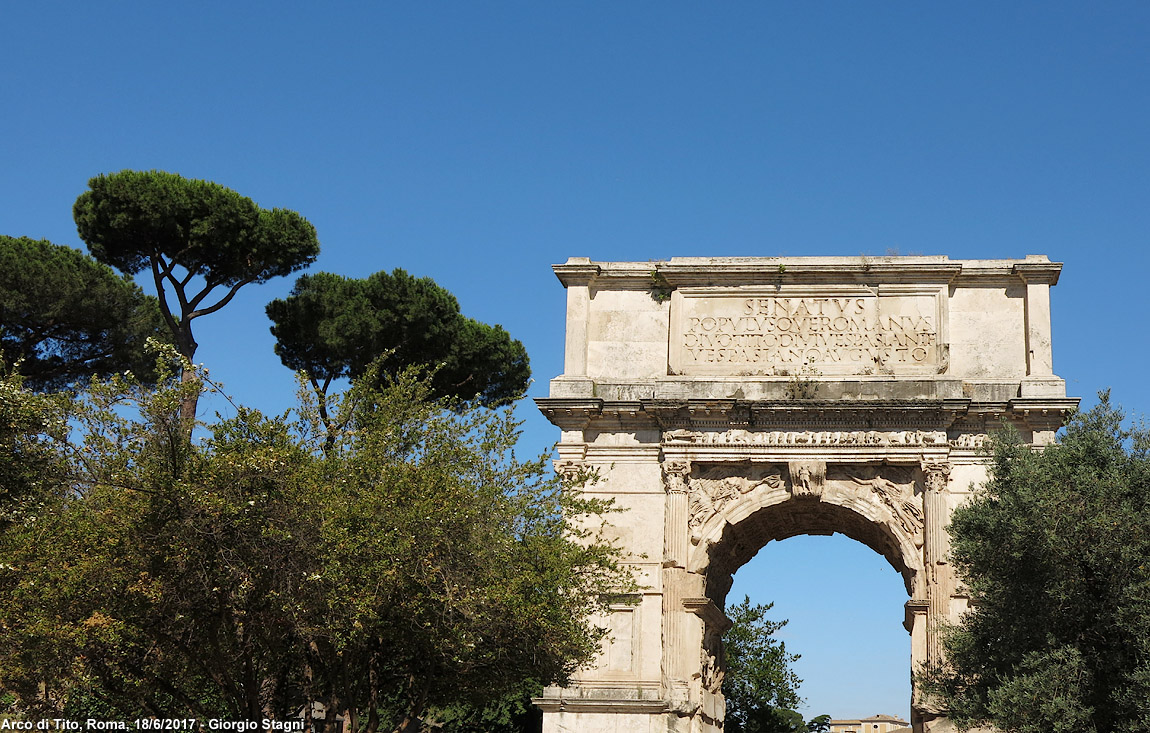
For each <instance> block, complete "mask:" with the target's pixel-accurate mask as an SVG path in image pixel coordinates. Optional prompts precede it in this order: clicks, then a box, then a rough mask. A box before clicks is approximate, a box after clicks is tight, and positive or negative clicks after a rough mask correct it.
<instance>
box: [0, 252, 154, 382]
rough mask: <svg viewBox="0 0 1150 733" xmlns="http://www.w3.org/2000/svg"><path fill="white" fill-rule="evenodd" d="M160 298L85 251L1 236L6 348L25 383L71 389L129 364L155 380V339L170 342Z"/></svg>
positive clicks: (0, 304) (1, 345) (0, 336)
mask: <svg viewBox="0 0 1150 733" xmlns="http://www.w3.org/2000/svg"><path fill="white" fill-rule="evenodd" d="M167 333H168V331H167V328H166V327H165V325H164V321H163V317H162V316H161V315H160V309H159V307H158V305H157V302H156V299H155V298H153V297H151V296H148V295H145V294H144V292H143V291H142V290H140V288H139V287H137V286H136V285H135V284H134V283H133V282H132V281H131V279H129V278H127V277H121V276H119V275H116V274H115V273H114V272H113V271H112V269H111V268H110V267H108V266H107V265H103V264H100V263H99V262H96V261H95V260H93V259H92V258H91V257H89V256H87V255H85V254H84V253H82V252H79V251H77V250H74V249H72V248H71V247H64V246H60V245H56V244H52V243H51V242H49V241H47V240H33V239H28V238H26V237H5V236H0V351H2V352H3V354H4V356H5V358H6V359H8V360H9V361H17V360H18V361H19V370H20V373H21V374H23V375H24V377H25V381H24V383H25V384H26V385H27V386H29V387H32V388H33V389H36V390H39V391H48V390H60V389H66V388H69V387H72V386H74V385H76V384H77V383H80V382H82V381H86V380H87V379H88V378H90V377H91V376H101V377H106V376H108V375H109V374H112V373H115V372H121V371H124V370H126V369H130V370H132V371H133V372H134V373H135V374H136V375H138V376H140V377H141V378H142V379H144V380H149V379H154V367H155V359H154V357H148V356H146V355H145V350H144V342H145V341H146V340H147V339H148V338H156V339H159V340H163V341H167V340H170V337H169V336H167Z"/></svg>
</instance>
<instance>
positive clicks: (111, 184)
mask: <svg viewBox="0 0 1150 733" xmlns="http://www.w3.org/2000/svg"><path fill="white" fill-rule="evenodd" d="M88 187H89V190H88V191H85V192H84V193H83V194H81V195H80V197H79V198H78V199H76V204H75V206H74V207H73V209H72V212H73V216H74V218H75V220H76V227H77V229H78V230H79V232H80V238H81V239H83V240H84V241H85V242H86V243H87V244H88V248H89V250H90V251H91V253H92V255H93V256H94V257H95V258H96V259H97V260H99V261H100V262H103V263H105V264H107V265H111V266H112V267H115V268H117V269H119V270H121V271H122V272H125V273H128V274H134V273H137V272H140V271H141V270H148V271H150V272H151V275H152V280H153V282H154V283H155V286H156V292H157V294H158V295H159V303H160V310H161V313H162V314H163V318H164V321H165V322H166V323H167V326H168V328H169V329H170V330H171V333H172V336H173V338H174V340H175V344H176V348H177V350H178V351H179V353H180V355H181V356H182V357H184V359H185V360H187V361H188V362H191V360H192V359H193V357H194V356H195V353H196V347H197V344H196V339H195V336H194V334H193V331H192V322H193V321H194V320H195V319H197V318H200V317H201V316H205V315H208V314H210V313H215V312H216V311H218V310H219V309H221V308H223V307H224V306H225V305H227V304H228V303H229V302H230V301H231V299H232V298H233V297H235V294H236V293H237V292H238V291H239V289H240V288H241V287H243V286H244V285H247V284H249V283H261V282H264V281H266V280H269V279H271V278H273V277H279V276H282V275H288V274H290V273H292V272H295V271H296V270H299V269H300V268H303V267H306V266H307V265H309V264H310V263H312V262H314V261H315V258H316V257H317V256H318V255H319V242H318V241H317V239H316V233H315V228H314V227H313V226H312V225H311V224H310V223H308V221H307V220H306V219H304V218H303V217H302V216H300V215H299V214H297V213H296V212H294V211H289V210H287V209H262V208H260V207H259V206H257V205H256V204H255V202H253V201H252V200H251V199H249V198H247V197H245V196H241V195H240V194H238V193H236V192H235V191H233V190H231V189H229V188H225V187H224V186H221V185H219V184H218V183H212V182H210V181H200V180H191V179H186V178H183V177H181V176H179V175H176V174H175V173H165V172H163V171H129V170H125V171H120V172H119V173H112V174H108V175H100V176H96V177H95V178H93V179H91V180H90V181H88ZM186 376H187V378H188V379H189V380H190V379H193V377H192V375H191V374H190V373H186ZM194 398H195V394H194V393H192V394H191V395H189V397H188V401H187V402H186V403H185V404H184V405H183V409H182V413H181V416H182V419H183V420H184V421H185V426H190V425H191V423H192V422H193V421H194V420H195V412H196V402H195V399H194ZM188 429H190V427H185V430H188Z"/></svg>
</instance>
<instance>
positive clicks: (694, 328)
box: [678, 296, 939, 374]
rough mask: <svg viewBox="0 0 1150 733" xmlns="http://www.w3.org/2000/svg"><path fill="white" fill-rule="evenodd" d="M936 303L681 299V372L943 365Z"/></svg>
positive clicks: (913, 299)
mask: <svg viewBox="0 0 1150 733" xmlns="http://www.w3.org/2000/svg"><path fill="white" fill-rule="evenodd" d="M934 302H935V301H934V298H933V297H931V296H895V297H889V298H879V297H874V296H870V297H841V298H815V297H809V298H807V297H804V298H793V297H792V298H785V297H763V298H733V297H721V298H691V299H684V303H685V306H684V314H683V318H682V320H681V321H680V323H681V333H680V334H678V338H679V339H681V340H680V343H679V344H678V346H679V348H680V359H679V365H680V367H681V369H682V370H683V371H684V372H687V373H690V372H692V371H704V372H719V371H722V372H728V371H729V372H731V373H735V374H738V373H743V372H751V373H798V371H800V370H801V369H803V368H813V369H816V370H823V369H827V370H829V371H835V372H841V371H851V372H858V373H864V374H866V373H882V372H888V373H889V372H893V371H897V370H898V369H899V367H900V366H929V365H932V364H937V363H938V348H937V347H938V344H939V336H938V323H937V315H936V314H935V311H934Z"/></svg>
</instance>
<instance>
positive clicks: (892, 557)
mask: <svg viewBox="0 0 1150 733" xmlns="http://www.w3.org/2000/svg"><path fill="white" fill-rule="evenodd" d="M700 529H701V531H700V538H699V542H698V544H697V545H696V546H695V547H693V548H692V551H691V553H690V558H689V562H688V569H689V570H691V571H693V572H697V573H701V574H704V575H705V576H706V578H707V581H706V594H707V596H708V597H710V598H711V599H712V600H713V601H715V603H716V604H717V605H718V606H719V607H720V608H722V607H723V601H724V600H725V597H726V594H727V591H728V590H729V589H730V586H731V581H732V576H733V575H734V573H735V572H736V571H737V570H738V569H739V568H740V567H742V566H743V565H745V564H746V563H748V562H750V560H751V559H752V558H753V557H754V556H755V555H757V554H758V552H759V551H760V550H761V549H763V547H765V546H766V545H767V543H769V542H772V541H776V540H784V539H787V538H789V537H795V536H798V535H833V534H836V533H838V534H842V535H844V536H846V537H849V538H851V539H853V540H855V541H856V542H859V543H861V544H863V545H866V546H867V547H869V548H870V549H872V550H874V551H875V552H877V553H878V554H879V555H882V556H883V557H884V558H885V559H886V561H887V562H888V563H889V564H890V565H891V567H892V568H894V570H895V571H896V572H897V573H899V574H900V575H901V576H902V578H903V583H904V585H905V587H906V591H907V594H908V596H913V593H914V583H915V578H916V576H917V575H918V571H919V570H920V569H921V568H920V566H919V562H918V556H919V554H920V550H919V545H918V544H916V542H915V538H913V537H908V536H906V534H905V533H903V532H901V531H899V530H898V529H897V528H896V527H892V525H891V523H890V521H889V520H888V519H887V518H886V515H885V513H884V512H883V510H882V507H881V506H880V505H878V504H877V503H876V502H874V501H872V500H871V499H869V498H861V497H858V496H850V497H841V496H828V497H825V498H822V499H819V498H811V497H795V496H792V495H791V494H790V492H788V491H786V490H785V489H774V490H771V491H769V492H763V493H762V494H760V495H758V496H755V495H750V496H746V497H742V498H741V499H740V500H739V501H736V502H733V503H732V504H731V505H730V506H728V507H725V508H724V510H723V511H721V512H719V513H718V514H717V515H716V516H714V517H712V518H711V519H710V520H709V521H708V522H707V523H706V524H705V525H704V526H703V527H702V528H700Z"/></svg>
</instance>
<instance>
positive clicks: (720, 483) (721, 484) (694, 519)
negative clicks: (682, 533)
mask: <svg viewBox="0 0 1150 733" xmlns="http://www.w3.org/2000/svg"><path fill="white" fill-rule="evenodd" d="M760 486H767V487H769V488H772V489H777V488H780V487H782V486H783V477H782V474H781V472H780V471H779V470H778V469H777V468H775V467H773V466H768V467H758V466H754V467H747V466H745V465H744V466H740V465H734V466H714V467H711V468H706V469H703V470H701V471H699V473H698V475H697V476H692V477H691V479H690V501H689V505H688V512H689V514H688V519H687V526H688V527H690V529H691V540H692V541H693V542H695V543H698V541H699V537H700V535H699V532H698V530H699V528H700V527H702V526H703V524H705V523H706V521H707V520H708V519H710V518H711V517H713V516H714V515H715V514H717V513H718V512H720V511H722V510H723V508H724V507H725V506H727V505H728V504H730V503H731V501H733V500H734V499H737V498H738V497H740V496H742V495H743V494H749V493H751V492H752V491H754V490H755V489H757V488H759V487H760Z"/></svg>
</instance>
